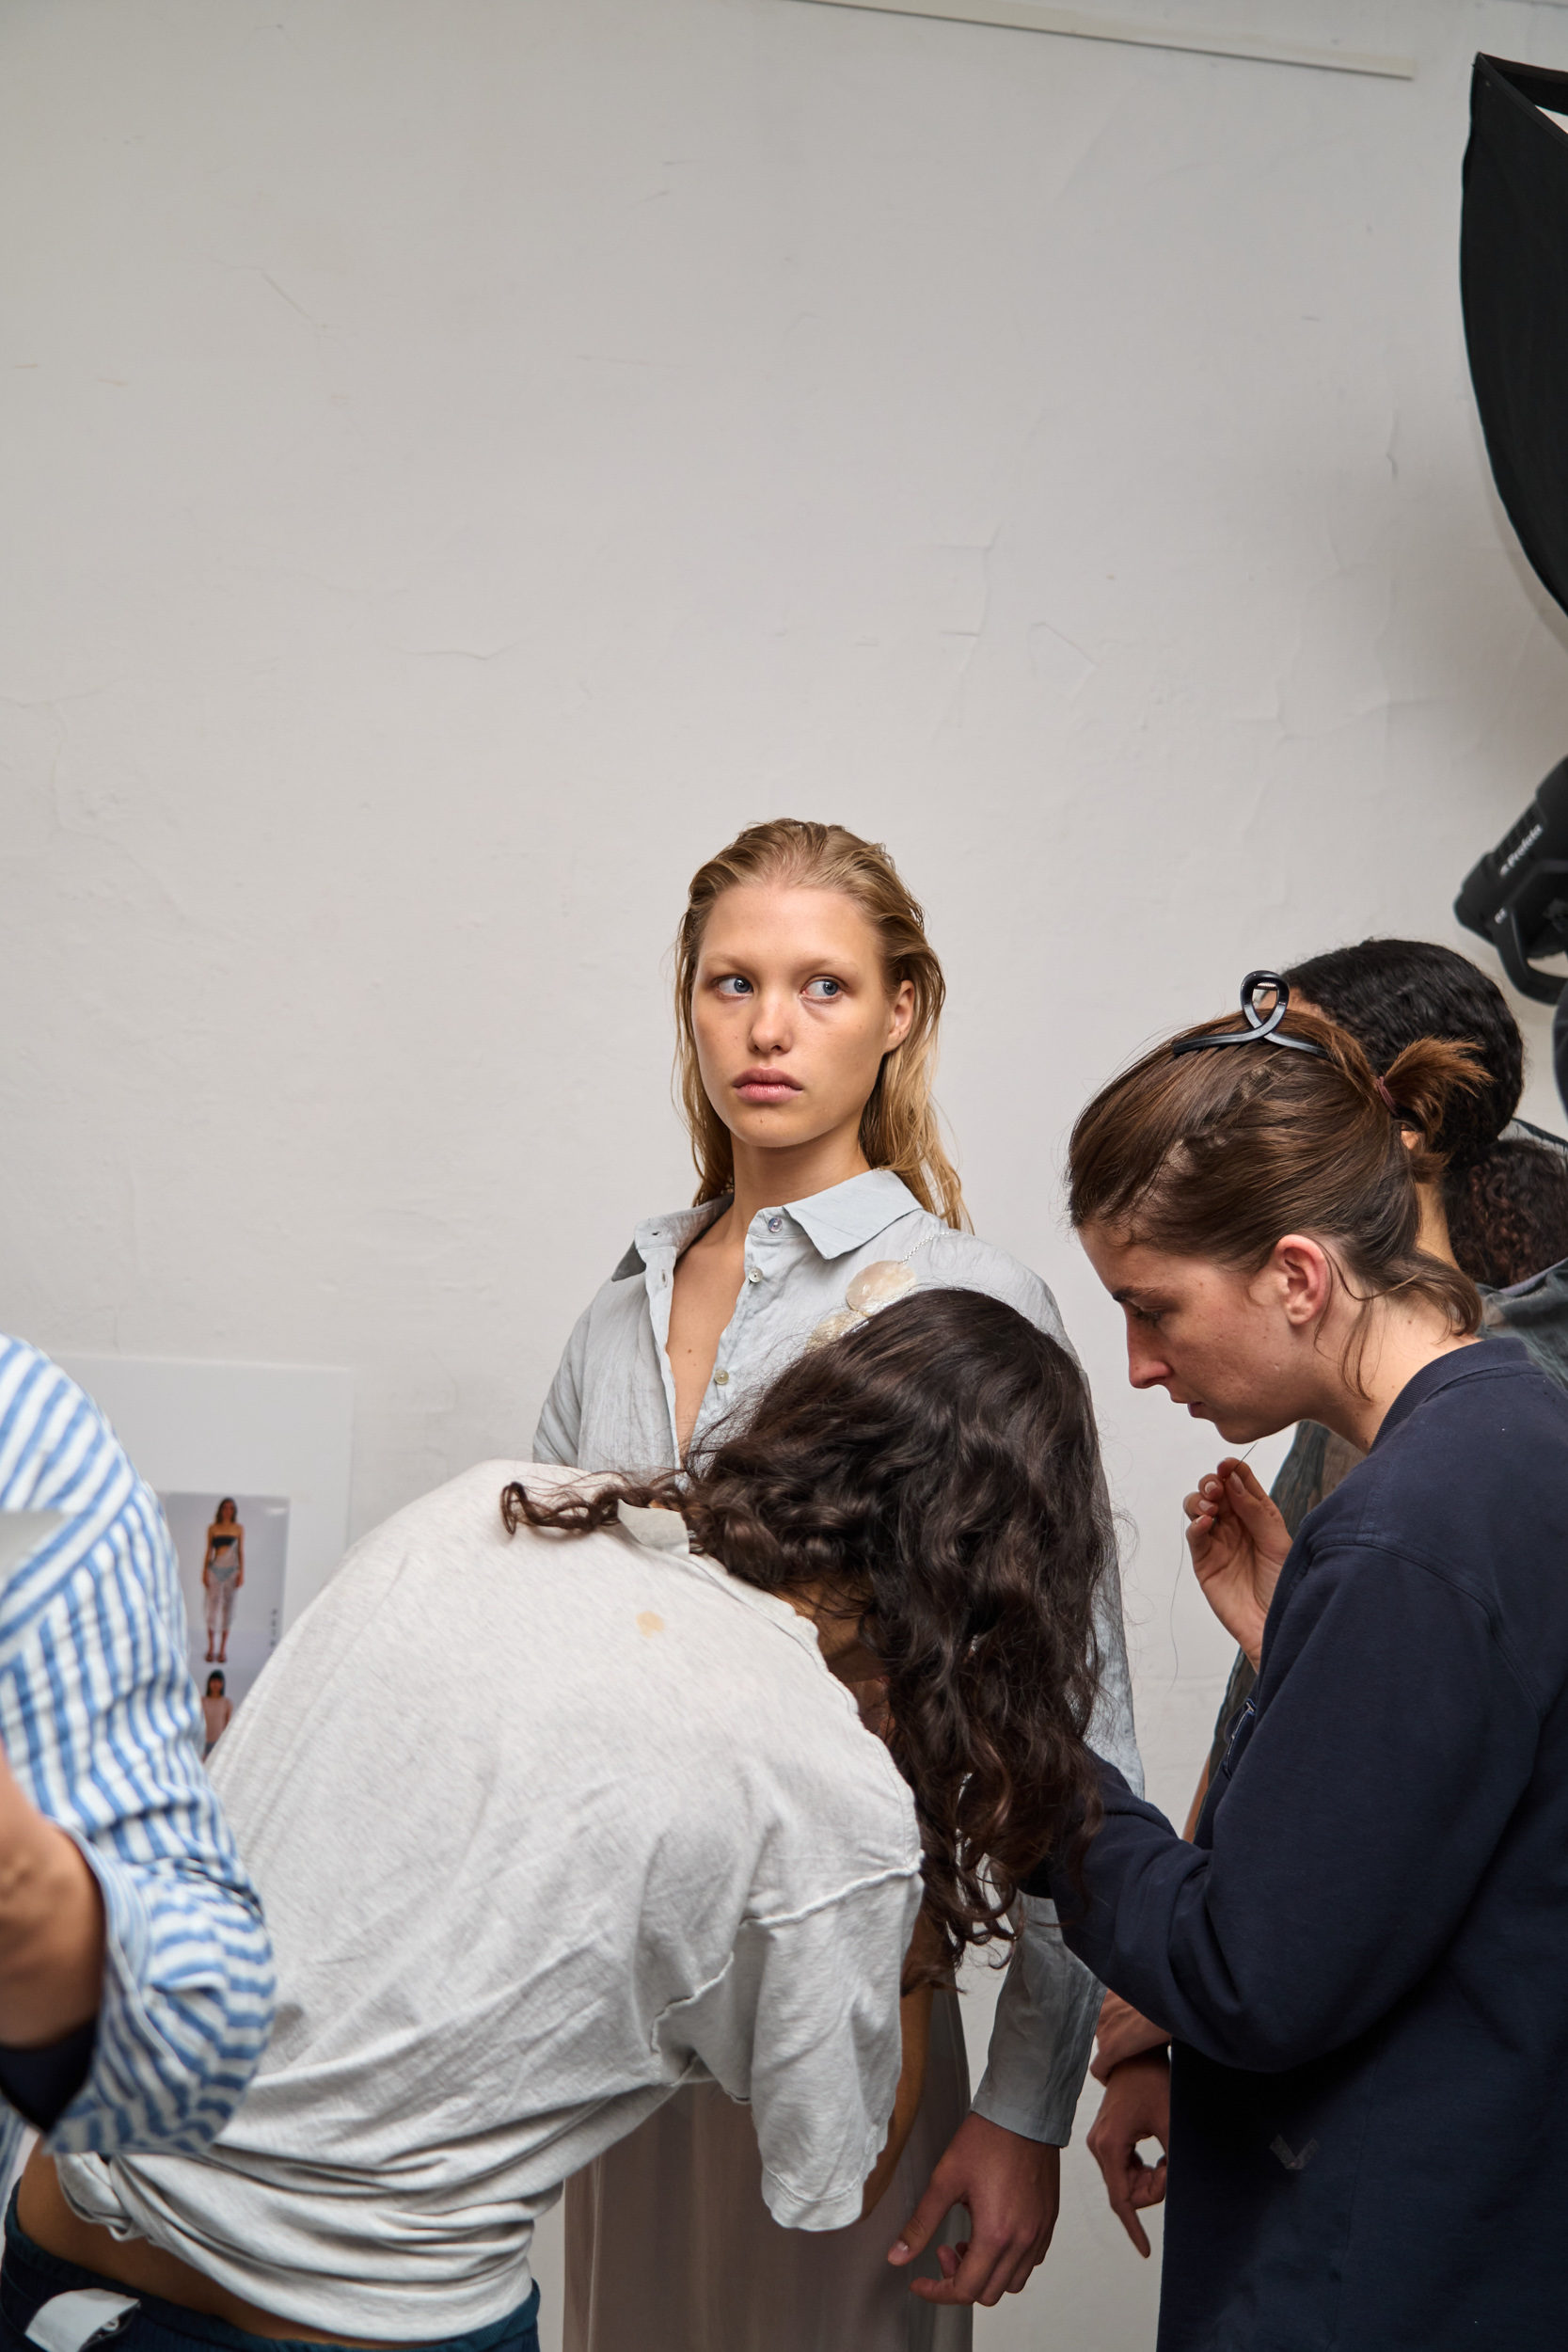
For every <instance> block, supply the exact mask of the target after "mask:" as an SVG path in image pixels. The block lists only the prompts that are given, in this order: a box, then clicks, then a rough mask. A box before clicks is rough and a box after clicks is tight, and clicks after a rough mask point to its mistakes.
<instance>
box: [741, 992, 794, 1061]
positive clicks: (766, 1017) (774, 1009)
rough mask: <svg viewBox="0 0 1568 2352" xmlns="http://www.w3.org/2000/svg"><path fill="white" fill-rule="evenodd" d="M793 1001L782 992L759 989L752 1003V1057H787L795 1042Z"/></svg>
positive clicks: (787, 994)
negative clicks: (760, 1055) (771, 1055)
mask: <svg viewBox="0 0 1568 2352" xmlns="http://www.w3.org/2000/svg"><path fill="white" fill-rule="evenodd" d="M793 1009H794V999H793V997H792V996H791V995H790V994H789V993H788V991H787V990H784V989H774V988H768V989H759V990H758V991H757V993H756V994H755V996H753V997H752V1020H751V1042H752V1052H753V1053H754V1054H787V1053H788V1051H789V1049H790V1046H791V1045H792V1044H793V1043H794V1041H795V1033H794V1025H793V1023H792V1020H791V1014H792V1011H793Z"/></svg>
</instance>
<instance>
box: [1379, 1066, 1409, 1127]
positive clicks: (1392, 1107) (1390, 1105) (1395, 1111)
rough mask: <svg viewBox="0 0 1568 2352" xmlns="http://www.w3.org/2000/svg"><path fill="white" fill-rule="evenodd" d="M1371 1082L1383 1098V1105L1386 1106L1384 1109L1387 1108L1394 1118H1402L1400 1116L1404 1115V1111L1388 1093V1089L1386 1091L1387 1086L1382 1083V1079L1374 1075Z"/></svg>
mask: <svg viewBox="0 0 1568 2352" xmlns="http://www.w3.org/2000/svg"><path fill="white" fill-rule="evenodd" d="M1372 1084H1373V1085H1374V1086H1375V1087H1376V1089H1377V1090H1378V1092H1379V1093H1380V1094H1381V1095H1382V1097H1383V1100H1384V1104H1385V1106H1386V1109H1387V1110H1388V1111H1389V1112H1390V1113H1391V1114H1392V1116H1393V1117H1394V1118H1395V1119H1402V1118H1403V1117H1404V1113H1403V1112H1402V1110H1401V1108H1400V1106H1399V1104H1397V1103H1396V1102H1395V1100H1394V1098H1393V1096H1392V1095H1391V1094H1390V1093H1389V1091H1388V1089H1387V1088H1386V1086H1385V1085H1384V1083H1383V1080H1382V1079H1381V1078H1379V1077H1375V1076H1374V1078H1373V1080H1372Z"/></svg>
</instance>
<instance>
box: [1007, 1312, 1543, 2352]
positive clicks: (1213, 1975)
mask: <svg viewBox="0 0 1568 2352" xmlns="http://www.w3.org/2000/svg"><path fill="white" fill-rule="evenodd" d="M1101 1772H1102V1779H1103V1787H1104V1798H1105V1822H1104V1826H1103V1828H1102V1829H1101V1832H1100V1834H1099V1835H1098V1836H1097V1837H1096V1838H1095V1839H1094V1841H1093V1843H1092V1844H1091V1846H1090V1847H1089V1850H1088V1853H1087V1858H1086V1861H1085V1866H1084V1893H1083V1895H1075V1892H1074V1889H1073V1885H1072V1882H1071V1880H1070V1879H1069V1876H1068V1875H1067V1873H1066V1872H1065V1871H1064V1870H1062V1869H1060V1868H1059V1867H1055V1866H1048V1870H1047V1872H1046V1873H1044V1874H1042V1877H1041V1878H1040V1879H1037V1881H1036V1882H1035V1883H1034V1885H1033V1888H1032V1891H1034V1892H1037V1893H1045V1892H1048V1891H1049V1893H1051V1894H1052V1895H1053V1897H1054V1898H1055V1899H1056V1901H1057V1903H1058V1905H1059V1906H1060V1908H1061V1912H1062V1916H1063V1918H1064V1920H1066V1921H1068V1922H1069V1925H1068V1926H1067V1930H1066V1932H1067V1940H1068V1942H1069V1945H1070V1946H1071V1947H1072V1948H1073V1950H1074V1951H1076V1952H1077V1953H1078V1954H1079V1955H1080V1956H1081V1957H1082V1958H1083V1959H1084V1960H1085V1961H1086V1962H1087V1963H1088V1964H1089V1966H1090V1967H1091V1968H1093V1969H1094V1970H1095V1972H1096V1974H1097V1975H1098V1976H1100V1977H1101V1978H1102V1979H1103V1980H1104V1981H1105V1983H1107V1984H1108V1985H1110V1986H1111V1987H1112V1988H1113V1989H1114V1990H1115V1991H1116V1992H1117V1993H1120V1994H1124V1995H1125V1997H1126V1998H1127V1999H1128V2000H1130V2001H1132V2002H1133V2003H1134V2004H1135V2005H1136V2007H1137V2008H1138V2009H1140V2010H1143V2011H1144V2013H1145V2014H1146V2015H1147V2016H1149V2017H1152V2018H1155V2019H1157V2020H1158V2021H1159V2022H1160V2023H1161V2024H1162V2025H1164V2026H1168V2027H1169V2028H1170V2030H1171V2032H1172V2033H1173V2035H1174V2037H1175V2041H1176V2048H1175V2051H1174V2054H1173V2071H1172V2097H1171V2146H1170V2174H1169V2184H1170V2186H1169V2201H1168V2206H1167V2211H1166V2217H1165V2246H1164V2279H1163V2285H1162V2297H1161V2306H1160V2333H1159V2346H1160V2352H1243V2348H1244V2352H1308V2347H1310V2352H1320V2348H1321V2347H1326V2346H1333V2347H1335V2348H1336V2352H1399V2348H1400V2347H1405V2346H1408V2347H1411V2352H1416V2347H1419V2352H1449V2347H1458V2346H1460V2345H1465V2346H1484V2347H1486V2352H1547V2348H1548V2347H1550V2352H1562V2347H1564V2346H1565V2345H1568V2248H1565V2245H1564V2236H1563V2223H1562V2170H1561V2156H1560V2152H1561V2150H1562V2147H1563V2145H1564V2141H1565V2138H1568V1396H1564V1394H1563V1392H1562V1391H1561V1390H1560V1389H1559V1388H1558V1387H1557V1386H1556V1385H1555V1384H1554V1383H1553V1382H1552V1381H1551V1380H1550V1379H1548V1378H1547V1376H1546V1375H1544V1373H1542V1372H1540V1371H1538V1370H1536V1369H1535V1368H1534V1367H1533V1366H1532V1364H1531V1362H1530V1359H1529V1358H1528V1354H1527V1352H1526V1350H1525V1348H1524V1347H1523V1345H1522V1344H1521V1343H1519V1342H1518V1341H1517V1340H1512V1339H1486V1340H1482V1341H1481V1342H1479V1343H1477V1344H1476V1345H1475V1346H1473V1347H1466V1348H1461V1349H1459V1350H1457V1351H1456V1352H1455V1353H1454V1354H1452V1355H1449V1356H1446V1357H1443V1358H1442V1359H1440V1360H1439V1361H1438V1362H1436V1363H1433V1364H1429V1365H1428V1366H1427V1367H1426V1369H1425V1370H1424V1371H1422V1372H1420V1373H1418V1374H1417V1375H1416V1377H1415V1379H1413V1380H1412V1381H1411V1382H1410V1384H1409V1385H1408V1387H1407V1388H1405V1389H1404V1390H1403V1391H1402V1394H1401V1395H1400V1396H1399V1398H1398V1399H1397V1400H1396V1402H1395V1404H1394V1406H1392V1408H1391V1410H1390V1411H1389V1413H1388V1416H1387V1418H1386V1421H1385V1422H1384V1424H1383V1427H1382V1429H1381V1430H1380V1431H1379V1433H1378V1438H1377V1442H1376V1444H1375V1445H1374V1446H1373V1448H1372V1451H1371V1453H1370V1454H1369V1456H1368V1458H1367V1460H1366V1461H1365V1462H1364V1463H1362V1464H1361V1465H1360V1467H1359V1468H1357V1469H1356V1470H1353V1471H1352V1472H1351V1473H1350V1475H1349V1476H1348V1477H1347V1478H1346V1479H1345V1480H1344V1481H1343V1483H1342V1484H1341V1485H1340V1486H1338V1488H1337V1489H1336V1490H1335V1492H1334V1493H1333V1494H1332V1495H1330V1497H1329V1498H1328V1500H1327V1501H1326V1502H1323V1503H1322V1504H1320V1505H1319V1507H1318V1509H1317V1510H1315V1511H1313V1512H1312V1513H1311V1514H1310V1515H1309V1516H1308V1518H1307V1519H1306V1520H1305V1521H1304V1523H1303V1525H1302V1529H1301V1532H1300V1534H1299V1535H1298V1536H1297V1538H1296V1541H1295V1544H1294V1545H1293V1547H1292V1548H1291V1555H1290V1558H1289V1560H1288V1561H1287V1562H1286V1565H1285V1568H1284V1571H1283V1573H1282V1574H1281V1577H1280V1580H1279V1584H1278V1588H1277V1590H1276V1591H1275V1597H1274V1604H1273V1606H1272V1608H1271V1609H1270V1611H1269V1618H1268V1625H1267V1628H1266V1629H1265V1633H1264V1639H1263V1653H1262V1671H1261V1673H1260V1675H1259V1680H1258V1687H1257V1690H1256V1692H1255V1693H1254V1696H1253V1700H1252V1702H1251V1704H1250V1705H1249V1707H1248V1708H1247V1710H1246V1712H1245V1713H1244V1714H1243V1719H1242V1722H1241V1724H1240V1725H1239V1726H1238V1728H1237V1731H1236V1734H1235V1736H1234V1738H1233V1740H1232V1741H1231V1744H1230V1748H1229V1751H1228V1753H1227V1756H1226V1759H1225V1762H1224V1765H1223V1766H1222V1768H1221V1771H1220V1772H1219V1775H1218V1777H1217V1779H1216V1781H1215V1783H1214V1785H1213V1787H1212V1788H1211V1790H1210V1792H1209V1797H1208V1801H1207V1803H1206V1804H1205V1806H1204V1809H1203V1813H1202V1817H1201V1819H1200V1820H1199V1822H1198V1826H1197V1833H1196V1844H1194V1845H1191V1846H1189V1845H1185V1844H1183V1843H1182V1842H1181V1840H1180V1838H1178V1837H1177V1836H1176V1835H1175V1833H1174V1831H1173V1830H1172V1829H1171V1828H1170V1826H1169V1824H1168V1823H1167V1822H1166V1821H1165V1820H1164V1818H1163V1817H1162V1816H1161V1815H1160V1814H1159V1813H1157V1812H1156V1811H1155V1810H1154V1808H1153V1807H1152V1806H1150V1805H1148V1804H1143V1803H1142V1802H1141V1801H1140V1800H1139V1799H1137V1798H1135V1797H1134V1796H1133V1795H1132V1793H1131V1791H1130V1790H1129V1789H1128V1788H1127V1785H1126V1783H1125V1782H1124V1781H1123V1780H1122V1778H1121V1776H1120V1775H1119V1773H1117V1772H1115V1771H1114V1770H1113V1769H1112V1768H1111V1767H1110V1766H1109V1765H1105V1766H1102V1767H1101ZM1047 1878H1048V1880H1049V1884H1047V1883H1045V1880H1046V1879H1047Z"/></svg>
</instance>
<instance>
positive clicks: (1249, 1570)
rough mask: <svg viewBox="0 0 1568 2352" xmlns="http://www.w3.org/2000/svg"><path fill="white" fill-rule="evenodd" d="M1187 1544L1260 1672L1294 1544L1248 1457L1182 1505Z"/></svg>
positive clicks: (1213, 1599) (1212, 1600) (1201, 1485)
mask: <svg viewBox="0 0 1568 2352" xmlns="http://www.w3.org/2000/svg"><path fill="white" fill-rule="evenodd" d="M1181 1507H1182V1509H1183V1510H1184V1511H1185V1512H1186V1514H1187V1549H1188V1550H1189V1551H1190V1552H1191V1553H1192V1555H1193V1566H1194V1567H1195V1568H1196V1571H1197V1581H1198V1582H1199V1583H1200V1584H1201V1585H1202V1587H1203V1597H1204V1599H1205V1600H1206V1601H1207V1602H1208V1603H1209V1606H1210V1608H1211V1609H1212V1611H1213V1613H1214V1614H1215V1616H1216V1617H1218V1619H1219V1621H1220V1623H1221V1625H1223V1626H1224V1628H1225V1629H1226V1631H1227V1633H1229V1634H1232V1635H1233V1636H1234V1637H1235V1639H1236V1641H1237V1642H1238V1643H1239V1644H1240V1645H1241V1647H1242V1648H1243V1650H1244V1651H1245V1652H1246V1656H1247V1661H1248V1663H1249V1664H1250V1665H1251V1666H1252V1668H1253V1670H1254V1672H1256V1671H1257V1666H1258V1658H1259V1651H1260V1650H1261V1648H1262V1646H1263V1622H1264V1619H1265V1618H1266V1617H1267V1616H1268V1613H1269V1603H1270V1601H1271V1600H1272V1599H1273V1598H1274V1588H1275V1585H1276V1584H1277V1583H1278V1581H1279V1571H1280V1569H1281V1568H1282V1567H1283V1566H1284V1565H1285V1561H1286V1557H1287V1555H1288V1554H1289V1552H1290V1549H1291V1536H1290V1531H1289V1529H1288V1528H1287V1527H1286V1525H1285V1522H1284V1520H1283V1519H1282V1518H1281V1517H1280V1515H1279V1513H1278V1511H1277V1510H1276V1509H1275V1506H1274V1504H1273V1503H1272V1502H1270V1501H1269V1498H1268V1496H1267V1495H1266V1494H1265V1493H1264V1492H1263V1489H1262V1487H1261V1486H1259V1484H1258V1481H1257V1479H1256V1478H1254V1476H1253V1474H1252V1472H1251V1471H1250V1470H1248V1468H1247V1466H1246V1464H1245V1463H1244V1462H1239V1461H1237V1459H1236V1457H1235V1455H1234V1454H1227V1457H1226V1459H1225V1460H1224V1461H1223V1462H1222V1463H1221V1464H1220V1466H1219V1468H1218V1469H1217V1470H1215V1471H1214V1473H1213V1475H1212V1477H1210V1478H1203V1479H1200V1480H1199V1481H1198V1488H1197V1492H1196V1495H1188V1496H1187V1497H1186V1499H1185V1501H1184V1502H1183V1503H1182V1505H1181Z"/></svg>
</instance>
